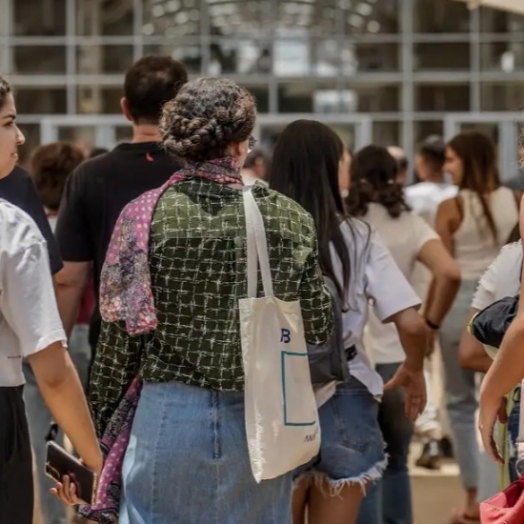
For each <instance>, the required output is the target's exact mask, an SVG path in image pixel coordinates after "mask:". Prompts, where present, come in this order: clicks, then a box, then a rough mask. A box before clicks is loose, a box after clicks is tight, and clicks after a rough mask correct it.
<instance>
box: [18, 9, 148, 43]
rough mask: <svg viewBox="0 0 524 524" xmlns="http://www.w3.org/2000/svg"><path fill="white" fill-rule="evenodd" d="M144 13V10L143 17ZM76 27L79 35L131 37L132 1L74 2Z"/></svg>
mask: <svg viewBox="0 0 524 524" xmlns="http://www.w3.org/2000/svg"><path fill="white" fill-rule="evenodd" d="M17 1H18V0H17ZM146 12H147V10H145V9H144V16H145V13H146ZM76 26H77V32H78V34H79V35H93V36H111V35H113V36H125V35H132V34H133V0H119V1H118V2H107V1H106V2H101V1H99V0H97V1H95V2H93V1H90V0H76Z"/></svg>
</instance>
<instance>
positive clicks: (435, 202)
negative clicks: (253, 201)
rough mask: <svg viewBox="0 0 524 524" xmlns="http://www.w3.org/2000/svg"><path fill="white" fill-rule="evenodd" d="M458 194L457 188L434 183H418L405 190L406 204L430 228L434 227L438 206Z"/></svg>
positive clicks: (451, 185)
mask: <svg viewBox="0 0 524 524" xmlns="http://www.w3.org/2000/svg"><path fill="white" fill-rule="evenodd" d="M457 194H458V188H457V186H454V185H453V184H447V183H442V184H438V183H436V182H420V183H419V184H414V185H412V186H408V187H406V189H405V195H406V202H407V203H408V204H409V206H410V207H411V209H412V210H413V211H414V212H415V213H416V214H417V215H420V216H421V217H422V218H423V219H424V220H425V221H426V222H427V223H428V224H429V225H430V226H432V227H433V226H434V224H435V219H436V215H437V209H438V206H439V204H440V203H441V202H442V201H444V200H447V199H448V198H454V197H456V196H457Z"/></svg>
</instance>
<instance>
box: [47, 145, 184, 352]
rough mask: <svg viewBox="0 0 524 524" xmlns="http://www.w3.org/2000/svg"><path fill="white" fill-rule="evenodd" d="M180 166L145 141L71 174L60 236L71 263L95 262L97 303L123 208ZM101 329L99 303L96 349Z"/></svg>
mask: <svg viewBox="0 0 524 524" xmlns="http://www.w3.org/2000/svg"><path fill="white" fill-rule="evenodd" d="M177 169H179V166H178V165H177V163H176V162H175V161H174V160H173V159H172V158H170V157H169V156H168V155H167V154H166V153H165V151H164V150H163V149H161V147H160V146H159V144H157V143H156V142H145V143H139V144H120V145H119V146H117V147H116V148H115V149H113V150H112V151H110V152H109V153H106V154H104V155H100V156H98V157H95V158H93V159H91V160H88V161H86V162H84V163H83V164H81V165H80V166H78V167H77V168H76V169H75V171H74V172H73V173H72V175H71V176H70V177H69V179H68V181H67V184H66V188H65V191H64V195H63V198H62V203H61V206H60V212H59V215H58V222H57V225H56V231H55V235H56V238H57V240H58V245H59V247H60V252H61V254H62V257H63V259H64V260H65V261H67V262H88V261H92V262H93V265H94V268H93V269H94V289H95V295H96V299H97V304H98V288H99V286H100V273H101V271H102V266H103V264H104V260H105V257H106V251H107V248H108V246H109V242H110V240H111V235H112V233H113V228H114V226H115V223H116V221H117V219H118V216H119V215H120V212H121V211H122V209H123V208H124V207H125V206H126V204H128V203H129V202H131V201H132V200H134V199H135V198H137V197H138V196H140V195H141V194H142V193H144V192H146V191H149V190H151V189H156V188H157V187H159V186H161V185H162V184H163V183H164V182H166V180H168V179H169V178H170V176H171V175H172V174H173V173H174V172H175V171H177ZM99 332H100V316H99V312H98V306H97V310H96V311H95V314H94V316H93V321H92V323H91V333H90V342H91V344H92V345H93V347H94V346H95V345H96V341H97V340H98V335H99Z"/></svg>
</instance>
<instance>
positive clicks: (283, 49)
mask: <svg viewBox="0 0 524 524" xmlns="http://www.w3.org/2000/svg"><path fill="white" fill-rule="evenodd" d="M273 56H274V68H273V69H274V74H275V75H276V76H284V77H291V76H309V75H310V74H311V50H310V47H309V42H308V40H307V39H305V38H301V39H297V38H295V39H290V38H279V39H277V41H276V42H275V46H274V50H273Z"/></svg>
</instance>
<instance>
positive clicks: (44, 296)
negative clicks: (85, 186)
mask: <svg viewBox="0 0 524 524" xmlns="http://www.w3.org/2000/svg"><path fill="white" fill-rule="evenodd" d="M54 342H62V343H63V344H64V345H65V342H66V336H65V332H64V329H63V326H62V322H61V320H60V315H59V314H58V308H57V304H56V299H55V291H54V287H53V280H52V277H51V270H50V267H49V255H48V251H47V247H46V242H45V240H44V238H43V237H42V235H41V234H40V231H39V229H38V227H37V226H36V224H35V223H34V222H33V220H32V219H31V218H30V217H29V215H27V214H26V213H25V212H23V211H22V210H20V209H19V208H17V207H15V206H13V205H11V204H9V203H8V202H6V201H5V200H1V199H0V387H15V386H20V385H22V384H24V382H25V379H24V375H23V373H22V359H23V358H25V357H28V356H30V355H33V354H34V353H37V352H38V351H41V350H42V349H45V348H46V347H48V346H49V345H50V344H52V343H54Z"/></svg>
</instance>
